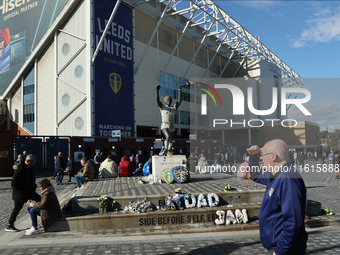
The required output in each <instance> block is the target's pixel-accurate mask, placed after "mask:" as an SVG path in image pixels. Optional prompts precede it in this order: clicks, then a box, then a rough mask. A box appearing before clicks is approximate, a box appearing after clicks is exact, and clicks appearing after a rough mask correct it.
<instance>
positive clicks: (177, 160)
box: [152, 155, 186, 181]
mask: <svg viewBox="0 0 340 255" xmlns="http://www.w3.org/2000/svg"><path fill="white" fill-rule="evenodd" d="M185 163H186V158H185V155H172V156H165V157H163V156H152V175H153V178H154V181H157V180H159V179H163V171H164V170H167V169H172V168H173V167H175V166H184V167H186V164H185Z"/></svg>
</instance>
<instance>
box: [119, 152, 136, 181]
mask: <svg viewBox="0 0 340 255" xmlns="http://www.w3.org/2000/svg"><path fill="white" fill-rule="evenodd" d="M132 172H133V167H132V164H131V162H130V161H129V158H128V156H124V159H123V161H121V162H120V163H119V176H120V177H129V176H132Z"/></svg>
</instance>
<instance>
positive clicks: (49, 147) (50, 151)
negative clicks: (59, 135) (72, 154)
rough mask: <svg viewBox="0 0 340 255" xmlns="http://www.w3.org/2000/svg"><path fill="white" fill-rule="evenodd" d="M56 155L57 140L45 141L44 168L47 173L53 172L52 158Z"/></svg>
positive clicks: (49, 139)
mask: <svg viewBox="0 0 340 255" xmlns="http://www.w3.org/2000/svg"><path fill="white" fill-rule="evenodd" d="M57 154H58V144H57V139H55V138H48V139H46V158H45V160H46V161H45V162H46V164H45V165H46V167H47V172H54V171H55V169H54V156H57Z"/></svg>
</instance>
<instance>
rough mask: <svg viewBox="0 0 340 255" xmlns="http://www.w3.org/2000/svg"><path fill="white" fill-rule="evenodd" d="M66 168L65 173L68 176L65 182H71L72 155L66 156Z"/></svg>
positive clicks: (72, 174) (72, 175)
mask: <svg viewBox="0 0 340 255" xmlns="http://www.w3.org/2000/svg"><path fill="white" fill-rule="evenodd" d="M66 169H67V170H68V171H67V175H68V177H69V179H68V181H67V182H71V178H72V177H73V178H74V162H73V158H72V157H68V158H67V167H66Z"/></svg>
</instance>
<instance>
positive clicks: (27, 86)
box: [23, 66, 35, 134]
mask: <svg viewBox="0 0 340 255" xmlns="http://www.w3.org/2000/svg"><path fill="white" fill-rule="evenodd" d="M34 72H35V69H34V66H33V67H32V68H31V69H30V70H29V71H28V72H27V74H26V76H25V77H24V86H23V95H24V98H23V122H24V128H26V129H27V130H29V131H30V132H32V133H33V134H34V119H35V117H34V93H35V91H34V85H35V84H34Z"/></svg>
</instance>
